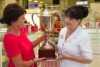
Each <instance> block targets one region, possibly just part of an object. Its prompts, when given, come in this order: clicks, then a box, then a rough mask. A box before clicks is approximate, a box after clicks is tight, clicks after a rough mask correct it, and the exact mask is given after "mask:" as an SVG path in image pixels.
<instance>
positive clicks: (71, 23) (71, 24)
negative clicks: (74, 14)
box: [65, 17, 80, 30]
mask: <svg viewBox="0 0 100 67" xmlns="http://www.w3.org/2000/svg"><path fill="white" fill-rule="evenodd" d="M65 23H66V26H67V28H68V29H70V30H74V29H76V28H77V27H78V26H79V24H80V20H77V19H72V18H70V17H65Z"/></svg>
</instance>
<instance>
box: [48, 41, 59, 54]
mask: <svg viewBox="0 0 100 67" xmlns="http://www.w3.org/2000/svg"><path fill="white" fill-rule="evenodd" d="M48 43H49V44H50V45H51V46H52V47H53V48H54V49H55V50H56V52H58V47H57V45H56V44H54V43H52V42H50V41H48Z"/></svg>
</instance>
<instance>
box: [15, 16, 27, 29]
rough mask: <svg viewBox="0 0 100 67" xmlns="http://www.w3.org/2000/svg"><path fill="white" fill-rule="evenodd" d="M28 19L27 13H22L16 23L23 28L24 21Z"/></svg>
mask: <svg viewBox="0 0 100 67" xmlns="http://www.w3.org/2000/svg"><path fill="white" fill-rule="evenodd" d="M25 21H26V19H25V15H21V16H20V17H19V18H18V20H17V21H16V23H15V25H16V27H18V28H20V29H21V28H23V27H24V22H25Z"/></svg>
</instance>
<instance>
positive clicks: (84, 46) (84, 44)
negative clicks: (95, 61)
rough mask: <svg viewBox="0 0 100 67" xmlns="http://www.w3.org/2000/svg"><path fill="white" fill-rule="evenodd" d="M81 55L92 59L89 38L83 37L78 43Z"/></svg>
mask: <svg viewBox="0 0 100 67" xmlns="http://www.w3.org/2000/svg"><path fill="white" fill-rule="evenodd" d="M79 47H80V51H81V55H82V56H84V57H85V58H87V59H92V47H91V39H90V37H89V36H87V35H86V36H83V38H82V39H81V40H80V43H79Z"/></svg>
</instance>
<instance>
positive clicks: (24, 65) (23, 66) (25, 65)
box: [12, 54, 45, 67]
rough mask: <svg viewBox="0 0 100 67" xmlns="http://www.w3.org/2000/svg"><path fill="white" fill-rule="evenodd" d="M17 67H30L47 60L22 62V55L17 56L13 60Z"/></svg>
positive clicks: (38, 59) (37, 59) (39, 59)
mask: <svg viewBox="0 0 100 67" xmlns="http://www.w3.org/2000/svg"><path fill="white" fill-rule="evenodd" d="M12 60H13V63H14V65H15V67H30V66H32V65H34V63H37V62H40V61H43V60H45V58H36V59H33V60H29V61H24V60H22V57H21V54H18V55H16V56H15V57H13V58H12Z"/></svg>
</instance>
